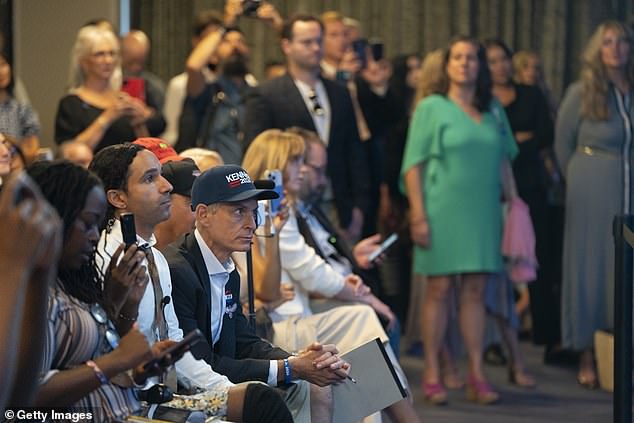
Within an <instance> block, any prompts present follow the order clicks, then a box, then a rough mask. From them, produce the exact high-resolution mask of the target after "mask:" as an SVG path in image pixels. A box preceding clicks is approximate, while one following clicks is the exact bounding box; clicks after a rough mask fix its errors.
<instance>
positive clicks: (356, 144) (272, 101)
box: [244, 75, 370, 227]
mask: <svg viewBox="0 0 634 423" xmlns="http://www.w3.org/2000/svg"><path fill="white" fill-rule="evenodd" d="M321 80H322V82H323V84H324V88H325V90H326V94H327V95H328V100H329V103H330V109H331V115H332V119H331V123H330V137H329V140H326V141H328V174H329V176H330V180H331V181H332V188H333V194H334V197H335V205H336V208H337V212H338V215H339V220H340V223H341V225H342V226H343V227H348V225H349V224H350V220H351V216H352V208H353V207H359V208H360V209H361V210H362V211H365V210H366V208H367V207H368V198H367V197H368V193H369V190H370V183H369V170H368V161H367V155H366V153H365V150H364V149H363V146H362V145H361V141H360V140H359V131H358V130H357V122H356V119H355V116H354V109H353V108H352V100H351V99H350V94H349V93H348V90H347V89H346V88H345V87H344V86H342V85H340V84H338V83H336V82H333V81H330V80H328V79H325V78H322V79H321ZM291 126H299V127H301V128H305V129H309V130H311V131H315V132H316V129H315V124H314V122H313V119H312V117H311V115H310V112H309V111H308V109H307V108H306V104H305V103H304V99H303V98H302V95H301V93H300V92H299V90H298V89H297V86H296V85H295V83H294V82H293V79H292V78H291V77H290V76H289V75H284V76H280V77H279V78H275V79H272V80H270V81H266V82H264V83H262V85H260V86H258V87H256V88H254V89H253V90H251V92H250V94H249V95H248V97H247V101H246V112H245V120H244V139H245V141H246V142H247V143H250V142H251V141H252V140H253V138H255V137H256V136H257V135H258V134H259V133H261V132H262V131H264V130H266V129H271V128H276V129H287V128H289V127H291Z"/></svg>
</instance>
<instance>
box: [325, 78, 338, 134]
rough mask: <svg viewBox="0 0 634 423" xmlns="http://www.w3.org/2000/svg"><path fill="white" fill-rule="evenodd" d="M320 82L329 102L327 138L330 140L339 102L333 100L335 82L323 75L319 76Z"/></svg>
mask: <svg viewBox="0 0 634 423" xmlns="http://www.w3.org/2000/svg"><path fill="white" fill-rule="evenodd" d="M320 79H321V81H322V83H323V84H324V89H325V90H326V95H327V96H328V104H330V133H329V134H328V139H329V140H332V131H333V128H335V120H337V117H338V116H339V115H340V111H339V102H338V101H335V98H334V97H335V94H334V92H333V88H334V86H335V85H334V84H336V82H332V81H330V80H327V79H326V78H324V77H323V76H320Z"/></svg>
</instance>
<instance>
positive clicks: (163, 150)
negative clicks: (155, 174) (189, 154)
mask: <svg viewBox="0 0 634 423" xmlns="http://www.w3.org/2000/svg"><path fill="white" fill-rule="evenodd" d="M133 144H137V145H140V146H141V147H145V148H146V149H148V150H150V152H152V153H153V154H154V155H155V156H156V157H157V158H158V159H159V162H161V164H164V163H167V162H169V161H172V160H183V159H184V157H181V156H179V155H178V154H177V153H176V150H174V148H173V147H172V146H171V145H169V144H168V143H167V141H165V140H162V139H160V138H152V137H144V138H137V139H136V140H134V142H133Z"/></svg>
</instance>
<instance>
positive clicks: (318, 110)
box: [308, 90, 326, 116]
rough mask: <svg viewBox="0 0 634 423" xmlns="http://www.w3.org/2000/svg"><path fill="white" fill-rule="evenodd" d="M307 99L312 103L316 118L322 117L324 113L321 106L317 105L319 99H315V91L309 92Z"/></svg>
mask: <svg viewBox="0 0 634 423" xmlns="http://www.w3.org/2000/svg"><path fill="white" fill-rule="evenodd" d="M308 99H309V100H310V101H311V102H312V103H313V113H315V114H316V115H317V116H323V115H324V114H325V113H326V112H325V110H324V108H323V107H321V104H319V99H318V98H317V92H316V91H315V90H310V91H309V92H308Z"/></svg>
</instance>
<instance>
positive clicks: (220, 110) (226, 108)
mask: <svg viewBox="0 0 634 423" xmlns="http://www.w3.org/2000/svg"><path fill="white" fill-rule="evenodd" d="M242 13H243V9H242V2H241V1H240V0H229V1H228V2H227V3H226V5H225V19H224V23H225V26H224V27H218V28H217V29H216V30H214V31H210V32H208V33H207V34H206V35H205V36H204V38H203V39H202V40H201V41H200V42H199V43H198V44H197V45H196V47H195V48H194V49H193V50H192V52H191V54H190V55H189V57H188V58H187V62H186V65H185V67H186V72H187V98H186V100H185V104H184V107H183V113H182V115H181V118H180V123H179V137H178V142H177V144H176V150H177V151H181V150H183V149H185V148H189V147H204V148H208V149H211V150H215V151H217V152H218V153H220V156H221V157H222V158H223V160H224V161H225V163H227V164H239V163H240V162H241V161H242V156H243V153H244V147H243V144H242V139H243V134H242V132H241V128H242V126H243V117H244V98H245V94H246V91H247V90H248V88H249V84H248V83H247V82H248V78H247V76H248V67H247V64H248V57H249V48H248V46H247V43H246V40H245V38H244V34H243V33H242V32H241V31H240V29H238V27H236V26H235V25H236V23H237V20H238V18H239V17H240V16H241V15H242ZM255 17H257V18H258V19H259V20H262V21H266V22H271V23H272V24H273V25H277V22H278V21H279V20H281V18H280V17H279V14H278V13H277V11H276V10H275V8H274V7H273V6H272V5H271V4H269V3H263V4H262V5H261V6H260V7H259V8H258V9H257V11H256V16H255ZM210 63H217V68H216V74H217V76H218V78H217V79H216V80H214V81H213V82H208V81H207V80H206V79H205V75H204V69H206V68H207V67H208V65H209V64H210ZM251 82H254V81H251Z"/></svg>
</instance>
